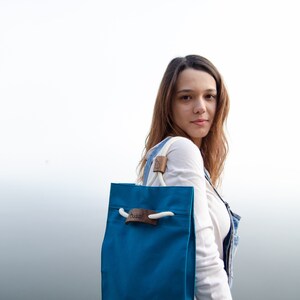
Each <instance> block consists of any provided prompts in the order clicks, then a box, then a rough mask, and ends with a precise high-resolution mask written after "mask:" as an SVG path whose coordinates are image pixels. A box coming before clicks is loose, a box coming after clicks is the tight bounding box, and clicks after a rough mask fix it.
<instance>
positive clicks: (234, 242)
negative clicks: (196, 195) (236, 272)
mask: <svg viewBox="0 0 300 300" xmlns="http://www.w3.org/2000/svg"><path fill="white" fill-rule="evenodd" d="M205 178H206V179H207V180H208V182H209V183H210V185H211V186H212V188H213V189H214V191H215V193H216V194H217V196H218V197H219V198H220V199H221V200H222V202H223V203H224V204H225V206H226V209H227V211H228V214H229V217H230V230H229V232H228V234H227V236H226V238H225V239H224V241H223V261H224V268H225V271H226V273H227V275H228V283H229V286H230V287H231V286H232V282H233V259H234V256H235V253H236V250H237V247H238V244H239V236H238V226H239V222H240V219H241V217H240V216H239V215H238V214H236V213H234V212H233V211H232V210H231V209H230V206H229V204H228V203H227V202H226V201H224V200H223V198H222V197H221V196H220V194H219V193H218V192H217V190H216V189H215V187H214V186H213V184H212V182H211V180H210V177H209V175H208V172H207V171H206V170H205Z"/></svg>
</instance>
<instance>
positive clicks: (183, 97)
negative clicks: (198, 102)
mask: <svg viewBox="0 0 300 300" xmlns="http://www.w3.org/2000/svg"><path fill="white" fill-rule="evenodd" d="M180 99H181V100H184V101H188V100H191V99H192V96H191V95H182V96H181V97H180Z"/></svg>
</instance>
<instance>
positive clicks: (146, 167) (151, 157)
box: [143, 137, 171, 185]
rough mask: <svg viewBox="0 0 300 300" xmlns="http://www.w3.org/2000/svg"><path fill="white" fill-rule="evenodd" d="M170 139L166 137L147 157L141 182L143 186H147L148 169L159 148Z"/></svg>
mask: <svg viewBox="0 0 300 300" xmlns="http://www.w3.org/2000/svg"><path fill="white" fill-rule="evenodd" d="M170 138H171V137H167V138H165V139H164V140H162V141H161V142H160V143H159V144H157V145H156V146H155V148H154V149H153V151H152V152H151V154H150V155H149V157H148V159H147V162H146V165H145V169H144V180H143V185H146V184H147V180H148V176H149V172H150V168H151V165H152V162H153V159H154V157H156V155H157V153H158V152H159V151H160V150H161V148H162V147H163V146H164V145H165V144H166V142H167V141H168V140H169V139H170Z"/></svg>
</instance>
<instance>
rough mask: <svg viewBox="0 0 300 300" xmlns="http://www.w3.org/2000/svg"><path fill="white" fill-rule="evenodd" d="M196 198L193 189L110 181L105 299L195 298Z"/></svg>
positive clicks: (103, 258) (103, 262) (104, 261)
mask: <svg viewBox="0 0 300 300" xmlns="http://www.w3.org/2000/svg"><path fill="white" fill-rule="evenodd" d="M161 146H162V145H161ZM149 163H152V159H150V160H149ZM193 202H194V189H193V187H184V186H145V185H135V184H122V183H121V184H116V183H112V184H111V189H110V198H109V207H108V217H107V223H106V231H105V236H104V240H103V243H102V250H101V274H102V299H103V300H175V299H176V300H188V299H189V300H193V299H194V287H195V230H194V218H193ZM156 222H157V223H156ZM155 223H156V224H155Z"/></svg>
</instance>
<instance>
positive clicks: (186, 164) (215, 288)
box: [164, 138, 232, 300]
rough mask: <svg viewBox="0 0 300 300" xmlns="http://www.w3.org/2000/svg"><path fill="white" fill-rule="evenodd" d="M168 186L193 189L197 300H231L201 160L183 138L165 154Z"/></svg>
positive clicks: (197, 153) (194, 147)
mask: <svg viewBox="0 0 300 300" xmlns="http://www.w3.org/2000/svg"><path fill="white" fill-rule="evenodd" d="M167 156H168V163H167V170H166V172H165V174H164V180H165V182H166V184H167V185H175V186H176V185H177V186H178V185H182V186H193V187H194V194H195V196H194V220H195V233H196V287H195V295H196V298H197V299H201V300H206V299H216V300H230V299H232V298H231V293H230V289H229V285H228V279H227V275H226V272H225V270H224V263H223V261H222V260H221V259H220V258H219V252H218V248H217V245H216V243H215V236H214V231H213V225H212V221H211V218H210V214H209V208H208V202H207V197H206V182H205V176H204V166H203V159H202V156H201V154H200V151H199V149H198V148H197V146H196V145H195V144H193V142H191V141H190V140H188V139H186V138H182V139H180V140H178V141H175V142H174V143H173V144H172V145H171V147H170V149H169V151H168V154H167Z"/></svg>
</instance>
